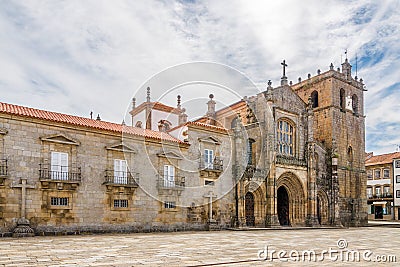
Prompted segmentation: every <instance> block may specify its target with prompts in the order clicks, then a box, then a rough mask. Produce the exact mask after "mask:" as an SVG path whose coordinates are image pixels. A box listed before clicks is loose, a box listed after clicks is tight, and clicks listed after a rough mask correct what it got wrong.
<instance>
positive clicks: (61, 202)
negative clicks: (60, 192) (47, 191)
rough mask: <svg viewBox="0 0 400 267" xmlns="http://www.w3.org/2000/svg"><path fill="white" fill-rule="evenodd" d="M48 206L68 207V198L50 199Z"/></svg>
mask: <svg viewBox="0 0 400 267" xmlns="http://www.w3.org/2000/svg"><path fill="white" fill-rule="evenodd" d="M50 204H51V205H52V206H68V205H69V198H68V197H51V198H50Z"/></svg>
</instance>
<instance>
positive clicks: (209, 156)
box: [204, 148, 214, 169]
mask: <svg viewBox="0 0 400 267" xmlns="http://www.w3.org/2000/svg"><path fill="white" fill-rule="evenodd" d="M204 165H205V166H204V167H205V168H206V169H213V168H214V150H212V149H207V148H206V149H204Z"/></svg>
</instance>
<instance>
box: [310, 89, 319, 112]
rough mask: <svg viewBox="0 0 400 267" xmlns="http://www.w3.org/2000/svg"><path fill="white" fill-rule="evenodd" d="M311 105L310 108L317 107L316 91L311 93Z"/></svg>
mask: <svg viewBox="0 0 400 267" xmlns="http://www.w3.org/2000/svg"><path fill="white" fill-rule="evenodd" d="M311 103H312V108H317V107H318V92H317V91H313V92H312V93H311Z"/></svg>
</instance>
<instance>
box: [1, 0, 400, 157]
mask: <svg viewBox="0 0 400 267" xmlns="http://www.w3.org/2000/svg"><path fill="white" fill-rule="evenodd" d="M399 8H400V4H399V2H398V1H396V0H387V1H379V3H377V2H376V1H372V0H370V1H368V0H361V1H340V0H329V1H316V0H315V1H312V0H310V1H303V2H299V1H251V2H249V1H245V0H233V1H206V2H204V1H169V0H166V1H105V0H104V1H94V0H92V1H77V0H70V1H45V0H42V1H40V0H37V1H8V2H6V3H2V5H1V7H0V38H1V40H2V42H1V43H0V58H1V59H2V60H1V61H0V69H1V72H0V92H1V99H0V101H4V102H10V103H17V104H22V105H28V106H33V107H38V108H43V109H48V110H55V111H60V112H65V113H72V114H77V115H81V116H88V114H89V112H90V111H91V110H93V111H94V113H95V114H97V113H100V114H101V116H102V118H103V119H106V120H111V121H120V120H121V118H122V116H123V115H122V114H123V113H124V112H125V109H126V107H127V105H128V104H129V103H130V98H131V97H132V95H133V94H134V92H135V91H136V90H137V89H138V88H139V87H140V86H141V85H142V83H144V82H145V81H146V80H147V79H148V78H150V77H151V76H152V75H154V74H156V73H158V72H159V71H162V70H163V69H165V68H167V67H170V66H172V65H176V64H180V63H184V62H190V61H192V60H200V61H212V62H220V63H224V64H227V65H230V66H232V67H234V68H237V69H238V70H239V71H242V72H243V73H245V74H246V75H248V76H249V78H250V79H252V80H253V81H254V82H256V83H265V82H266V81H267V80H269V79H272V80H273V82H274V83H273V85H277V84H278V82H279V77H280V75H281V68H280V62H281V60H282V59H286V61H287V62H288V64H289V67H288V73H287V74H288V76H289V79H290V80H293V81H297V77H299V76H302V77H303V78H305V77H306V76H307V74H308V73H311V74H313V75H315V74H316V71H317V69H321V70H322V71H324V70H327V69H328V66H329V64H330V63H331V62H333V63H334V65H335V67H338V66H339V65H340V60H341V54H343V52H344V50H345V49H346V48H347V49H348V51H349V57H350V59H351V61H352V64H353V70H354V69H355V66H354V65H355V64H354V63H355V62H354V58H355V53H357V54H358V58H359V59H360V61H359V71H358V74H359V75H358V76H359V77H363V78H364V81H365V83H366V85H367V88H368V90H369V91H368V92H367V93H366V94H365V107H366V108H365V111H366V112H365V113H366V115H367V127H368V128H367V145H368V146H367V147H368V148H370V149H374V150H378V149H381V148H378V146H377V143H376V142H373V141H374V140H376V137H377V136H379V135H382V134H383V133H385V134H386V135H387V139H393V135H395V134H396V133H397V132H399V130H400V118H399V116H396V115H397V114H398V113H399V111H400V110H399V109H400V107H399V105H398V103H397V102H396V100H395V98H394V97H395V96H397V97H398V94H396V93H395V90H393V88H392V91H388V88H391V86H393V85H394V84H396V83H398V82H399V81H398V74H397V70H398V69H399V68H400V60H399V55H400V53H399V52H400V51H399V50H400V48H399V46H398V45H397V44H398V41H399V36H400V35H399V33H400V15H399V13H398V12H397V11H398V9H399ZM375 59H379V60H375ZM376 61H377V62H376ZM166 89H167V88H164V85H163V84H155V85H154V86H153V85H152V90H153V91H154V94H156V92H155V91H157V92H162V91H163V90H166ZM186 93H187V94H188V95H189V96H183V97H184V98H185V97H186V99H189V98H190V92H186ZM382 94H383V95H384V96H383V97H382ZM207 95H208V92H206V95H205V97H207ZM143 96H144V94H143V92H141V94H140V97H142V98H141V99H138V102H139V101H140V100H143ZM171 99H172V98H171ZM216 99H218V95H216ZM397 99H398V98H397ZM171 101H172V100H171ZM171 104H173V103H171ZM382 122H385V123H386V124H385V125H388V123H389V122H395V124H394V126H393V125H392V124H391V127H394V128H393V130H390V131H389V130H388V131H385V129H384V130H383V131H378V130H377V129H379V128H380V127H382V126H380V125H382ZM383 127H386V126H383ZM380 139H381V140H385V138H380ZM384 146H385V144H379V147H384ZM386 147H387V148H385V149H387V150H388V151H385V152H390V151H392V150H393V149H392V148H389V146H386Z"/></svg>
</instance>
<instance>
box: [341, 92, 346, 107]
mask: <svg viewBox="0 0 400 267" xmlns="http://www.w3.org/2000/svg"><path fill="white" fill-rule="evenodd" d="M345 97H346V96H345V91H344V89H343V88H341V89H340V109H341V110H342V111H344V110H345V109H346V99H345Z"/></svg>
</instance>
